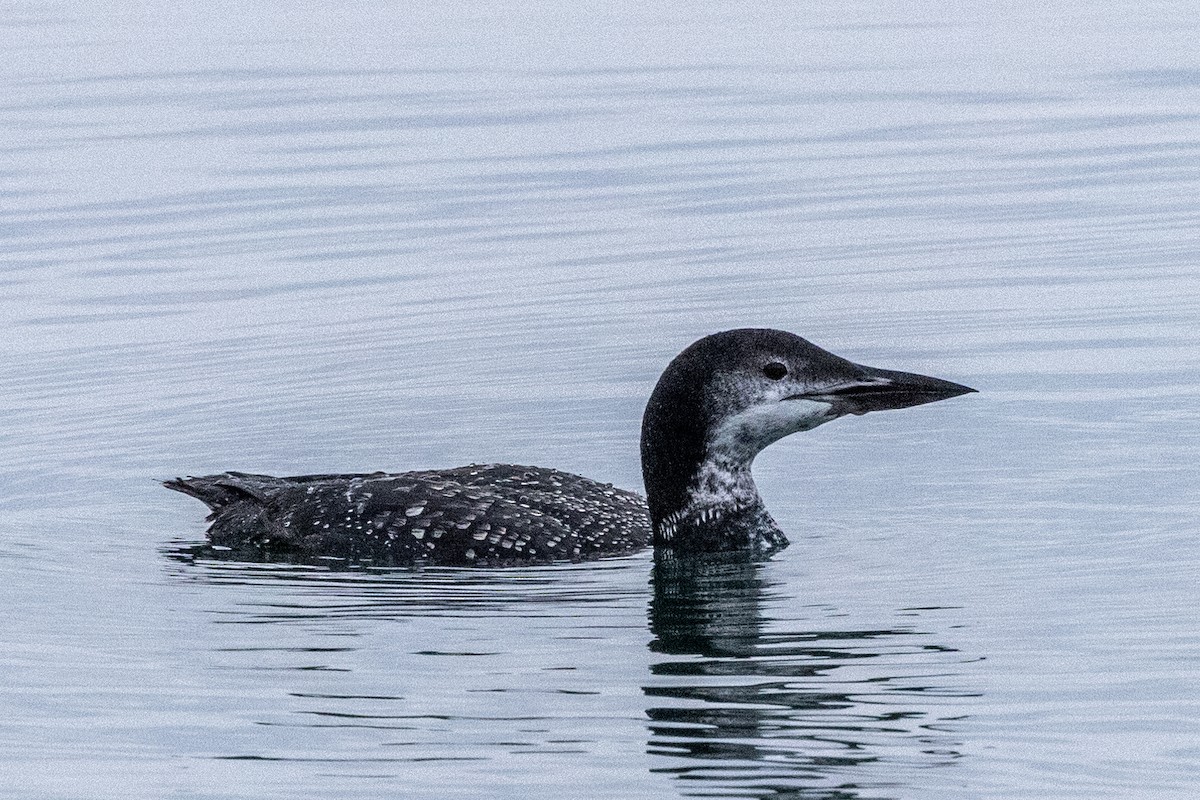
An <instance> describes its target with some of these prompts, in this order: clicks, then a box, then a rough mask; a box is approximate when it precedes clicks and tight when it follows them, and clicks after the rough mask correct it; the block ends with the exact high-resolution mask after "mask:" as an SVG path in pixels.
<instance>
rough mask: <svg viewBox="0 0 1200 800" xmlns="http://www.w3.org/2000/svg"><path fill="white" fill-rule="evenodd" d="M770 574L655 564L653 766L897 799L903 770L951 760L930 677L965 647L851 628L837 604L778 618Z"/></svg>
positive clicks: (784, 793) (718, 791)
mask: <svg viewBox="0 0 1200 800" xmlns="http://www.w3.org/2000/svg"><path fill="white" fill-rule="evenodd" d="M768 570H769V567H768V566H766V565H759V564H756V563H754V562H753V561H751V560H748V559H745V558H742V559H729V558H723V559H712V558H704V559H679V560H671V561H660V562H659V563H657V564H656V565H655V570H654V598H653V600H652V601H651V603H650V629H651V631H652V632H653V634H654V639H653V641H652V642H651V643H650V649H651V650H652V651H653V652H655V653H659V654H661V655H662V658H661V659H660V660H659V661H658V662H657V663H655V664H654V665H652V667H651V674H650V677H649V679H648V682H647V685H646V686H645V687H644V689H643V691H644V693H645V695H646V696H647V698H648V704H647V709H646V714H647V717H648V718H649V720H650V722H649V728H650V735H649V742H648V744H647V750H648V752H649V753H651V754H654V755H658V756H663V757H664V761H663V762H662V764H663V766H661V767H658V768H656V771H662V772H667V773H670V774H673V775H675V776H676V777H677V778H678V779H679V780H681V781H685V782H687V783H688V784H689V787H688V788H689V791H688V793H692V792H694V793H696V794H699V795H708V794H713V795H719V796H722V797H726V796H729V797H762V798H767V797H803V798H829V799H830V800H833V798H839V799H849V798H858V797H863V798H866V797H871V798H877V797H889V796H891V795H890V794H889V793H888V792H887V790H886V789H884V788H883V787H885V786H892V787H895V786H896V785H898V784H899V780H898V778H897V772H896V768H903V767H911V766H916V767H921V768H923V767H928V766H933V765H935V764H947V763H952V762H953V761H955V760H956V759H957V758H958V757H959V753H958V749H959V746H960V745H959V743H958V742H957V741H954V740H953V739H952V737H951V736H950V735H949V734H948V733H946V732H944V731H945V726H947V725H949V724H950V723H947V722H945V717H946V716H948V714H947V713H946V711H945V710H943V708H942V703H943V702H945V701H944V700H942V698H944V697H945V696H946V694H947V689H946V688H945V687H944V686H936V685H932V682H933V681H934V680H935V679H932V678H928V677H925V676H928V675H930V674H939V675H941V676H942V678H947V677H949V673H952V664H951V665H950V666H949V667H948V665H947V664H946V663H945V660H946V657H947V656H950V658H951V660H952V663H953V662H954V661H957V660H958V659H957V657H956V656H955V651H954V650H953V649H951V648H945V647H931V646H930V642H929V641H928V636H927V635H925V634H923V633H921V632H918V631H915V630H912V629H899V628H871V627H868V626H864V627H863V628H861V629H853V628H850V629H848V622H849V621H850V620H849V619H848V618H847V616H846V615H844V614H842V613H841V612H839V611H837V610H834V609H820V608H811V607H809V608H802V609H801V611H803V612H807V613H809V614H811V616H812V618H811V619H807V620H803V621H796V620H789V621H787V622H786V623H784V622H783V621H774V620H771V619H769V618H768V617H767V616H766V615H765V611H764V609H769V607H770V605H771V603H770V601H771V599H772V598H774V597H776V590H775V587H774V584H773V583H772V582H771V581H770V580H769V579H768V578H767V577H764V572H767V571H768ZM789 626H790V627H791V628H792V629H791V630H789V629H788V627H789ZM931 660H937V661H938V663H937V664H936V669H933V668H931V665H930V663H929V662H930V661H931ZM952 713H953V714H954V715H958V714H961V709H960V708H957V707H955V708H953V712H952ZM931 723H942V724H941V725H938V726H932V725H931ZM666 759H669V760H666ZM889 764H890V765H891V767H890V768H889V767H888V765H889ZM879 765H882V766H884V768H883V769H880V768H878V767H879ZM881 791H882V793H881Z"/></svg>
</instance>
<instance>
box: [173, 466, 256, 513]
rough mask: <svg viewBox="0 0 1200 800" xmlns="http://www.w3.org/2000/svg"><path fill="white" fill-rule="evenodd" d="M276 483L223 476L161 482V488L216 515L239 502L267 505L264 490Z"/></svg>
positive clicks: (239, 475) (237, 474) (241, 474)
mask: <svg viewBox="0 0 1200 800" xmlns="http://www.w3.org/2000/svg"><path fill="white" fill-rule="evenodd" d="M278 482H279V481H278V479H277V478H272V477H271V476H269V475H250V474H247V473H245V472H223V473H221V474H220V475H203V476H201V477H198V478H197V477H191V476H189V477H187V478H172V479H170V480H165V481H163V482H162V485H163V486H165V487H167V488H168V489H174V490H175V491H177V492H183V493H184V494H186V495H188V496H190V497H194V498H196V499H197V500H199V501H200V502H202V503H204V504H205V505H206V506H208V507H209V508H210V509H212V511H213V512H214V513H215V512H217V511H220V510H221V509H222V508H224V507H225V506H227V505H229V504H230V503H234V502H237V501H240V500H251V501H257V502H259V503H264V504H265V503H267V502H269V497H268V493H267V492H266V491H264V489H266V487H267V486H269V485H270V484H271V483H278Z"/></svg>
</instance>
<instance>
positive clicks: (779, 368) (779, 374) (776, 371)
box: [763, 361, 787, 381]
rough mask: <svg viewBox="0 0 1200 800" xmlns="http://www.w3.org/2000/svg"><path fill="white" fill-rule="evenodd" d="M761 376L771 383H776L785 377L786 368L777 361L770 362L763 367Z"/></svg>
mask: <svg viewBox="0 0 1200 800" xmlns="http://www.w3.org/2000/svg"><path fill="white" fill-rule="evenodd" d="M763 375H766V376H767V377H768V378H770V379H771V380H773V381H777V380H780V379H782V378H783V376H785V375H787V367H785V366H784V365H783V364H780V363H779V362H778V361H772V362H771V363H770V364H767V365H766V366H765V367H763Z"/></svg>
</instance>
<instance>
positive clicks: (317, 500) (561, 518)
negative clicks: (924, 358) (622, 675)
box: [164, 329, 974, 565]
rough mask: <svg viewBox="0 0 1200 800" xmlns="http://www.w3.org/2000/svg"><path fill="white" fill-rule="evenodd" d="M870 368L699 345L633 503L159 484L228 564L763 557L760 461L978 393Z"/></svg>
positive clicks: (442, 476) (775, 543) (496, 492)
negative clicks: (833, 427) (204, 519)
mask: <svg viewBox="0 0 1200 800" xmlns="http://www.w3.org/2000/svg"><path fill="white" fill-rule="evenodd" d="M972 391H974V390H973V389H969V388H967V387H965V386H961V385H959V384H956V383H951V382H949V381H943V380H940V379H938V378H929V377H926V376H923V375H915V374H912V373H905V372H895V371H892V370H881V369H875V368H873V367H864V366H862V365H860V364H855V363H853V362H850V361H847V360H845V359H843V358H840V357H838V356H835V355H833V354H832V353H829V352H827V351H825V350H822V349H821V348H819V347H817V346H816V345H813V344H811V343H810V342H808V341H806V340H804V339H801V338H800V337H798V336H795V335H793V334H790V333H785V332H783V331H773V330H763V329H740V330H735V331H725V332H724V333H718V334H714V335H712V336H707V337H705V338H703V339H701V340H699V341H697V342H695V343H694V344H692V345H691V346H690V347H688V348H687V349H686V350H684V351H683V352H682V353H680V354H679V355H678V356H677V357H676V358H675V359H674V360H673V361H672V362H671V363H670V364H669V365H668V367H667V369H666V370H665V371H664V372H663V375H662V377H661V378H660V379H659V381H658V385H657V386H656V387H655V390H654V392H653V394H652V395H651V398H650V401H649V403H648V404H647V407H646V413H645V416H644V418H643V421H642V447H641V449H642V471H643V477H644V479H645V484H646V493H647V498H648V501H649V502H648V503H647V501H646V500H643V499H642V498H641V497H639V496H638V495H636V494H634V493H632V492H627V491H624V490H621V489H616V488H613V487H612V486H611V485H609V484H602V483H597V482H595V481H592V480H589V479H587V478H583V477H580V476H578V475H572V474H570V473H566V472H559V471H557V470H553V469H544V468H541V467H522V466H514V465H511V464H490V465H482V466H475V465H472V466H468V467H458V468H455V469H446V470H431V471H423V472H406V473H402V474H398V475H392V474H387V473H383V472H374V473H369V474H356V475H303V476H298V477H291V478H275V477H271V476H269V475H250V474H245V473H240V472H226V473H222V474H220V475H208V476H204V477H199V478H177V479H175V480H169V481H166V482H165V483H164V485H165V486H167V487H168V488H170V489H175V490H176V491H180V492H183V493H185V494H189V495H191V496H193V497H196V498H198V499H200V500H201V501H203V502H204V503H206V504H207V505H208V506H209V508H210V509H212V513H211V514H210V515H209V517H208V519H209V520H210V521H211V522H212V525H211V526H210V528H209V541H210V543H211V547H210V548H209V552H210V553H211V554H213V555H218V556H223V557H226V558H237V559H253V560H263V559H277V558H281V559H303V560H317V559H336V560H339V561H346V562H356V563H357V562H365V563H373V564H397V563H413V562H418V561H423V562H429V563H437V564H457V565H505V564H517V563H538V562H547V561H562V560H584V559H591V558H599V557H603V556H615V555H622V554H625V553H630V552H633V551H636V550H638V549H641V548H643V547H645V546H647V545H648V544H650V543H651V542H653V544H654V546H655V549H656V552H657V553H659V554H660V555H662V556H668V555H679V554H688V553H695V552H710V551H722V550H726V551H727V550H751V551H757V552H760V553H769V552H772V551H774V550H777V549H779V548H781V547H785V546H786V545H787V538H786V537H785V536H784V534H783V532H782V531H781V530H779V527H778V526H777V525H776V524H775V521H774V520H773V519H772V518H771V516H770V514H768V513H767V510H766V508H765V507H764V506H763V504H762V499H761V498H760V497H759V495H758V490H757V488H755V486H754V480H753V478H752V476H751V474H750V465H751V463H752V462H753V460H754V456H755V455H756V454H757V453H758V452H759V451H761V450H762V449H763V448H764V447H766V446H767V445H769V444H771V443H772V442H774V441H777V440H778V439H780V438H782V437H784V436H786V435H788V434H790V433H794V432H796V431H801V430H809V429H811V428H814V427H816V426H817V425H821V424H823V423H825V422H829V421H830V420H833V419H836V418H837V417H840V416H843V415H845V414H865V413H867V412H868V411H876V410H882V409H887V408H903V407H906V406H912V405H919V404H921V403H928V402H933V401H935V400H941V399H944V398H947V397H953V396H955V395H959V394H964V393H966V392H972Z"/></svg>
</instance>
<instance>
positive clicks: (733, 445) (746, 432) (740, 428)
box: [707, 400, 835, 466]
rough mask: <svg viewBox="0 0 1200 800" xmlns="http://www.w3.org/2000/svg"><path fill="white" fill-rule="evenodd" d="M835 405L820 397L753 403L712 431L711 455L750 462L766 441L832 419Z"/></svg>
mask: <svg viewBox="0 0 1200 800" xmlns="http://www.w3.org/2000/svg"><path fill="white" fill-rule="evenodd" d="M832 409H833V406H832V405H831V404H830V403H823V402H821V401H819V400H777V401H775V402H770V403H764V404H760V405H756V406H753V407H751V408H748V409H746V410H745V411H742V412H740V413H738V414H734V415H733V416H732V417H729V418H728V419H726V420H724V421H723V422H721V424H720V425H719V426H718V427H717V428H716V430H714V431H712V432H711V433H710V434H709V438H708V442H707V444H708V453H709V457H710V458H712V457H716V458H718V459H721V460H728V461H729V462H731V463H733V464H745V465H746V466H749V465H750V462H751V461H753V460H754V457H755V456H756V455H758V454H759V453H760V452H761V451H762V449H763V448H764V447H766V446H767V445H769V444H773V443H774V442H777V441H779V440H780V439H782V438H783V437H785V436H788V435H789V434H793V433H799V432H800V431H810V430H812V429H813V428H815V427H817V426H818V425H823V424H824V423H826V422H829V421H831V420H833V419H834V418H835V417H834V416H833V414H831V413H830V412H831V411H832Z"/></svg>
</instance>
